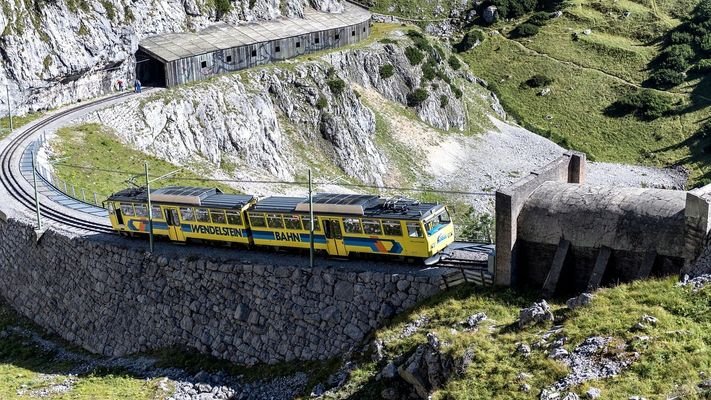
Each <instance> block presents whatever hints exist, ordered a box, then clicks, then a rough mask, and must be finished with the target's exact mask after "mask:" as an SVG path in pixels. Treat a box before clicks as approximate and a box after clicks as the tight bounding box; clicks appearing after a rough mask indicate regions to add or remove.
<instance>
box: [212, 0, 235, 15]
mask: <svg viewBox="0 0 711 400" xmlns="http://www.w3.org/2000/svg"><path fill="white" fill-rule="evenodd" d="M231 10H232V2H231V1H230V0H215V11H216V12H217V17H218V18H220V17H222V16H223V15H225V14H227V13H228V12H230V11H231Z"/></svg>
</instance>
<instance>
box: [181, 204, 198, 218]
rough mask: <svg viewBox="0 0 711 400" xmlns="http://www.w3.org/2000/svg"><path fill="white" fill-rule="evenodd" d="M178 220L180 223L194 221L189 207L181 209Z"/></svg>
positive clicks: (193, 214) (193, 215)
mask: <svg viewBox="0 0 711 400" xmlns="http://www.w3.org/2000/svg"><path fill="white" fill-rule="evenodd" d="M180 220H181V221H195V213H194V212H193V209H192V208H190V207H183V208H181V209H180Z"/></svg>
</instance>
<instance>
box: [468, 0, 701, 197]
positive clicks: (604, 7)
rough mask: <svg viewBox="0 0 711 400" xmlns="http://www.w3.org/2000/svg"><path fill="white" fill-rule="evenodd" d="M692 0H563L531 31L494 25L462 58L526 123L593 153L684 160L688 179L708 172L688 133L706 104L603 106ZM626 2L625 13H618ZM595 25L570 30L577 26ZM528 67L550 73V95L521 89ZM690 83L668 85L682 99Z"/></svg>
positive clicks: (629, 85) (618, 158) (643, 66)
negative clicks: (657, 112)
mask: <svg viewBox="0 0 711 400" xmlns="http://www.w3.org/2000/svg"><path fill="white" fill-rule="evenodd" d="M694 4H696V1H693V0H686V1H683V2H676V1H670V0H656V1H655V2H652V1H646V0H639V1H629V0H620V1H618V2H615V3H614V5H612V4H610V3H607V2H599V1H595V0H571V1H569V2H567V7H566V8H565V14H564V16H563V17H561V18H558V19H556V20H553V21H551V22H550V23H549V24H548V25H547V26H545V27H543V28H542V29H541V32H540V33H539V34H538V35H536V36H535V37H533V38H531V39H520V40H517V41H513V40H510V39H507V38H506V35H505V34H506V33H508V31H510V30H511V29H512V28H513V27H514V26H515V25H516V23H518V21H512V22H509V23H506V22H504V23H501V24H499V25H497V26H495V27H494V28H496V29H498V30H499V31H500V32H502V33H504V35H494V36H491V37H489V38H488V39H487V40H486V41H485V42H484V44H483V45H482V46H479V47H478V48H476V49H474V50H472V51H470V52H469V53H467V54H466V56H465V58H466V59H467V61H469V63H470V65H471V67H472V70H473V72H474V73H475V74H477V75H479V76H481V77H482V78H484V79H486V80H488V81H489V82H492V83H495V84H496V89H497V91H498V92H499V94H500V96H501V99H502V101H503V103H504V104H505V105H506V107H507V108H508V109H509V111H510V112H512V114H513V115H515V116H516V117H517V118H518V119H519V120H520V121H521V122H522V123H523V124H524V125H526V126H527V127H529V128H532V129H534V130H535V131H537V132H539V133H542V134H544V135H547V136H550V137H552V138H553V139H554V140H556V141H558V142H562V143H563V144H566V145H568V146H570V147H572V148H575V149H578V150H581V151H585V152H588V153H589V154H590V155H591V156H592V158H594V159H596V160H599V161H612V162H626V163H641V164H647V165H656V166H666V165H673V164H683V165H685V166H687V167H689V168H691V170H692V182H694V183H702V182H706V181H707V180H708V178H709V173H711V167H710V165H709V163H708V161H709V157H708V156H706V155H704V154H703V153H702V152H701V151H700V149H699V146H694V143H690V142H691V141H689V140H688V139H689V138H690V137H692V136H693V135H694V134H695V133H696V132H698V131H699V130H700V127H701V123H702V122H703V121H704V120H706V119H708V118H709V117H710V116H711V107H708V104H706V105H705V106H703V107H701V108H700V109H697V110H695V111H692V112H687V113H683V114H680V115H674V116H669V117H664V118H660V119H657V120H655V121H652V122H647V121H640V120H638V119H636V118H634V117H632V116H627V117H612V116H608V115H606V114H605V112H604V111H605V109H606V108H607V107H608V106H610V105H611V104H612V103H613V102H614V101H616V100H617V99H618V98H619V97H620V96H621V95H622V94H624V93H627V92H629V91H631V90H634V88H635V87H636V86H639V85H640V84H641V83H642V82H643V81H644V80H645V79H646V78H647V77H648V73H649V71H648V69H647V66H648V64H649V62H650V61H651V60H652V59H653V58H654V57H655V56H656V55H657V54H658V52H659V46H658V44H657V43H656V41H655V40H656V39H658V38H659V37H660V35H662V34H664V33H665V32H667V31H668V30H669V29H672V28H673V27H675V26H677V25H678V24H679V23H680V20H679V19H678V18H679V17H681V16H683V15H685V13H686V11H688V10H690V9H691V8H692V7H693V6H694ZM624 11H630V12H631V15H630V17H628V18H622V17H621V16H620V15H621V14H622V13H623V12H624ZM588 28H589V29H592V31H593V34H592V35H590V36H585V35H581V39H580V40H578V41H573V40H572V33H573V32H581V31H582V30H584V29H588ZM533 73H543V74H546V75H548V76H551V77H553V78H555V83H553V85H552V90H553V92H552V95H550V96H547V97H541V96H537V93H538V90H535V89H521V88H520V85H521V82H523V81H525V80H527V79H528V78H530V76H531V75H532V74H533ZM692 89H693V84H691V85H689V84H686V85H682V87H680V88H677V89H675V90H674V91H672V92H669V93H668V94H669V96H671V97H672V98H673V99H674V101H675V102H676V103H677V104H678V105H679V106H680V107H684V106H685V105H688V104H689V103H690V101H691V99H690V96H689V92H690V91H691V90H692Z"/></svg>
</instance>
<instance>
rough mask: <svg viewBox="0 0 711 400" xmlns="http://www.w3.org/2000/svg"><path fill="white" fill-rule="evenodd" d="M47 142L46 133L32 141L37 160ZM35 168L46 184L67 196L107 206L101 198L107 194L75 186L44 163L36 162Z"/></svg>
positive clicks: (101, 206) (32, 148) (99, 205)
mask: <svg viewBox="0 0 711 400" xmlns="http://www.w3.org/2000/svg"><path fill="white" fill-rule="evenodd" d="M46 142H47V136H46V133H42V135H41V136H40V137H39V138H38V139H37V140H35V141H34V142H32V144H31V145H30V146H31V150H30V151H32V152H33V154H34V158H35V160H36V159H37V154H38V152H39V150H40V148H42V146H43V145H44V144H45V143H46ZM34 168H35V173H36V174H37V176H38V177H40V178H41V179H42V180H43V181H44V182H45V183H46V184H48V185H50V186H52V187H53V188H54V189H56V190H57V191H59V192H61V193H63V194H64V195H65V196H67V197H70V198H72V199H74V200H77V201H81V202H82V203H85V204H89V205H92V206H96V207H100V208H105V207H104V205H103V200H100V199H105V198H106V197H107V196H106V195H104V194H101V193H97V192H94V191H91V190H89V189H86V188H83V187H80V186H75V185H74V184H73V183H70V182H67V181H66V180H63V179H61V178H60V177H59V176H58V175H57V174H55V173H53V172H52V171H51V170H49V169H47V168H46V167H45V166H43V165H39V163H37V162H35V165H34Z"/></svg>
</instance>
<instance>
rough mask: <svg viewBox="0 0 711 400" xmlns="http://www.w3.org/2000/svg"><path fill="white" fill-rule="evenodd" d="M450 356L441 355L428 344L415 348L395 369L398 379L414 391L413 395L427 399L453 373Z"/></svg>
mask: <svg viewBox="0 0 711 400" xmlns="http://www.w3.org/2000/svg"><path fill="white" fill-rule="evenodd" d="M453 366H454V362H453V359H452V357H451V356H447V355H443V354H442V353H440V352H439V350H438V349H435V348H433V347H432V346H431V345H430V344H429V343H428V344H421V345H419V346H417V349H415V352H414V353H412V355H411V356H410V357H409V358H408V359H407V361H405V363H403V364H402V365H400V366H399V367H398V369H397V372H398V374H399V375H400V377H401V378H402V379H403V380H404V381H405V382H407V383H409V384H410V385H412V388H413V389H414V390H415V393H417V395H418V396H419V397H420V398H422V399H427V398H428V397H429V394H430V392H431V391H432V390H435V389H438V388H440V387H442V386H443V385H444V384H445V383H446V382H447V380H448V379H449V377H450V376H451V374H452V371H453Z"/></svg>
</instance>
